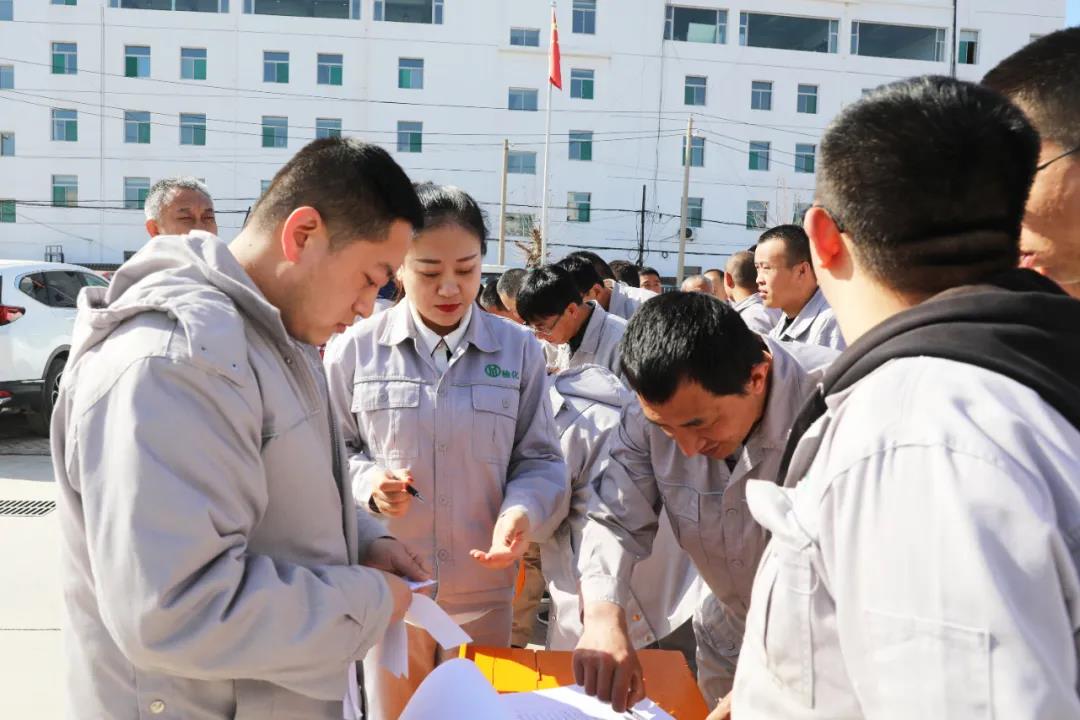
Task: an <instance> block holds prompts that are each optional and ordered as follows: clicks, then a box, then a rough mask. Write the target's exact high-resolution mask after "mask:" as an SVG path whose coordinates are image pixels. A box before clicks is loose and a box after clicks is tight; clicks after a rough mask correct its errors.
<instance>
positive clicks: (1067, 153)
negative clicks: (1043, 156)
mask: <svg viewBox="0 0 1080 720" xmlns="http://www.w3.org/2000/svg"><path fill="white" fill-rule="evenodd" d="M1078 152H1080V145H1077V146H1076V147H1074V148H1073V149H1072V150H1066V151H1065V152H1063V153H1061V154H1060V155H1058V156H1056V157H1052V158H1050V159H1049V160H1047V161H1046V162H1044V163H1043V164H1042V165H1036V166H1035V172H1040V171H1042V170H1045V169H1046V168H1048V167H1050V166H1051V165H1053V164H1054V163H1056V162H1057V161H1058V160H1061V159H1062V158H1067V157H1069V156H1070V155H1075V154H1076V153H1078Z"/></svg>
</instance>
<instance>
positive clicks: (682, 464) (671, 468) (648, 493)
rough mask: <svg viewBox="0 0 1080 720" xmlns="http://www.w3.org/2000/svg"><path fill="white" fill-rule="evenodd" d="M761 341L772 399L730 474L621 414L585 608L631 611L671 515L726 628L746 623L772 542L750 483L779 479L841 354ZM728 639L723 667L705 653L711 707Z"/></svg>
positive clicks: (594, 513)
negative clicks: (803, 410)
mask: <svg viewBox="0 0 1080 720" xmlns="http://www.w3.org/2000/svg"><path fill="white" fill-rule="evenodd" d="M763 341H764V342H765V343H766V345H767V348H768V350H769V351H770V352H771V353H772V357H773V362H772V369H771V372H770V378H769V383H770V386H769V396H768V399H767V401H766V405H765V411H764V414H763V416H762V418H761V419H760V421H759V422H758V424H757V426H756V427H755V429H754V430H753V431H752V432H751V433H750V435H749V436H748V437H747V438H746V440H745V442H744V445H743V448H742V450H741V452H740V453H739V455H738V459H737V461H736V463H735V468H734V470H729V469H728V466H727V463H726V462H725V461H724V460H721V459H713V458H710V457H707V456H704V455H695V456H693V457H687V456H686V455H684V454H683V453H682V451H681V450H680V449H679V447H678V445H677V444H676V443H675V441H674V440H673V439H671V438H670V437H668V436H667V435H665V434H664V432H663V431H662V430H661V429H660V427H659V426H657V425H654V424H652V423H651V422H649V421H648V420H646V419H645V416H644V414H643V413H642V410H641V407H640V405H639V404H638V403H631V404H629V405H628V406H626V407H625V408H624V409H623V413H622V418H621V420H620V425H619V429H618V431H617V432H616V433H615V434H614V436H613V437H612V439H611V447H610V456H611V458H610V461H609V463H608V465H607V467H606V468H605V470H604V472H603V473H602V474H601V475H600V476H599V477H598V478H597V479H596V480H595V482H594V493H595V495H594V498H593V504H592V505H591V506H590V510H589V519H590V522H588V523H587V524H586V527H585V529H584V532H583V534H582V547H581V552H580V561H579V570H580V572H581V592H582V598H583V600H584V602H585V603H590V602H596V601H602V600H603V601H609V602H613V603H616V604H618V605H620V606H622V607H624V608H625V607H626V606H627V604H628V602H629V599H630V598H629V594H628V590H629V587H630V585H629V578H630V573H631V571H632V570H633V567H634V564H635V562H637V560H638V559H639V558H643V557H647V556H648V555H649V554H650V553H651V552H652V543H653V539H654V538H655V536H656V533H657V528H658V523H659V516H660V513H661V511H666V514H667V516H668V519H669V520H670V521H671V527H672V529H673V530H674V532H675V536H676V537H677V538H678V541H679V544H680V545H681V546H682V547H683V548H684V549H685V550H686V552H687V553H688V554H689V555H690V557H691V558H692V559H693V561H694V564H695V566H696V567H697V570H698V572H699V573H700V574H701V576H702V578H703V579H704V580H705V583H706V584H707V585H708V587H709V589H710V590H711V591H712V593H713V595H715V596H716V599H717V600H718V601H719V603H720V606H721V607H722V608H723V609H724V611H725V612H726V613H730V614H731V615H732V616H733V617H734V621H731V622H727V621H725V625H726V626H727V627H730V628H738V627H739V624H740V623H741V621H742V619H744V618H745V617H746V611H747V608H748V607H749V605H750V589H751V585H752V583H753V579H754V572H755V570H756V568H757V563H758V559H759V558H760V557H761V553H762V550H763V549H764V547H765V538H766V536H765V531H764V529H762V528H761V526H760V525H758V524H757V523H756V522H755V521H754V519H753V518H752V517H751V516H750V514H749V512H748V511H747V508H746V494H745V493H746V484H747V481H748V480H750V479H752V478H753V479H757V478H772V477H773V476H774V475H775V474H776V472H777V470H778V469H779V466H780V460H781V457H782V455H783V451H784V444H785V442H786V440H787V436H788V432H789V430H790V427H791V423H792V421H793V420H794V419H795V416H796V414H797V413H798V410H799V408H800V407H801V406H802V404H803V401H804V400H805V399H806V398H807V397H808V396H809V395H810V394H811V393H812V392H813V389H814V385H815V382H816V379H817V378H818V377H819V376H820V375H821V374H822V373H823V372H824V369H825V365H823V364H822V356H823V354H825V355H829V356H835V354H836V353H835V352H834V351H828V350H825V349H824V348H817V347H810V346H800V345H785V344H783V343H779V342H777V341H775V340H771V339H769V338H763ZM804 348H806V349H808V350H809V352H804ZM804 362H805V365H804V364H803V363H804ZM717 632H718V633H722V632H723V628H720V629H718V630H717ZM723 640H725V641H726V642H727V646H726V647H724V648H723V649H724V651H725V652H726V653H727V658H715V659H713V658H709V657H705V658H702V657H700V654H699V660H698V662H699V665H698V672H699V683H700V684H702V685H703V686H704V687H705V688H706V691H707V693H708V695H711V696H712V697H710V698H709V699H710V701H711V702H715V701H716V699H717V698H718V697H720V696H721V695H722V694H726V692H727V690H728V689H730V685H731V680H732V675H731V672H730V671H731V668H732V667H733V665H734V662H733V661H732V658H735V657H737V655H738V649H739V642H740V635H739V634H738V633H737V632H734V631H729V633H725V637H724V638H723ZM699 649H700V646H699ZM702 660H704V663H702ZM718 688H719V689H718Z"/></svg>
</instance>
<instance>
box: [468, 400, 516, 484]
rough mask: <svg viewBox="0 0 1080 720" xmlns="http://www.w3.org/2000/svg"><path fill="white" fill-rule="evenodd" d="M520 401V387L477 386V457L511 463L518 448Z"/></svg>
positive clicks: (475, 455) (474, 407) (473, 442)
mask: <svg viewBox="0 0 1080 720" xmlns="http://www.w3.org/2000/svg"><path fill="white" fill-rule="evenodd" d="M520 400H521V398H520V395H519V393H518V390H517V388H505V387H497V386H494V385H474V386H473V388H472V407H473V436H472V446H473V456H474V457H475V458H476V459H477V460H480V461H482V462H488V463H497V464H500V465H505V464H509V462H510V454H511V452H512V451H513V449H514V434H515V432H516V430H517V418H518V403H519V402H520Z"/></svg>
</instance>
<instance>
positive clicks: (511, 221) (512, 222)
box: [506, 213, 536, 237]
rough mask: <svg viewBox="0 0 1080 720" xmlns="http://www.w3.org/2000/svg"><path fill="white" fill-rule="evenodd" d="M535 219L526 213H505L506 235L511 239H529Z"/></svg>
mask: <svg viewBox="0 0 1080 720" xmlns="http://www.w3.org/2000/svg"><path fill="white" fill-rule="evenodd" d="M535 225H536V218H535V216H533V215H529V214H526V213H506V234H507V235H510V236H511V237H529V236H530V235H532V231H533V227H534V226H535Z"/></svg>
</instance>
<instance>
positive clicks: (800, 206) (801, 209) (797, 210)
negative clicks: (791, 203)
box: [791, 202, 814, 225]
mask: <svg viewBox="0 0 1080 720" xmlns="http://www.w3.org/2000/svg"><path fill="white" fill-rule="evenodd" d="M813 206H814V204H813V203H804V202H797V203H795V207H794V209H793V210H792V213H791V222H793V223H795V224H796V225H802V224H803V221H804V220H805V219H806V211H807V210H809V209H810V208H812V207H813Z"/></svg>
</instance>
